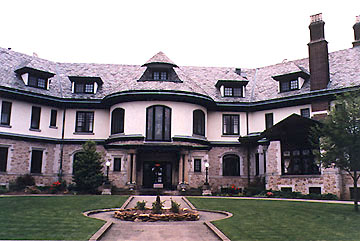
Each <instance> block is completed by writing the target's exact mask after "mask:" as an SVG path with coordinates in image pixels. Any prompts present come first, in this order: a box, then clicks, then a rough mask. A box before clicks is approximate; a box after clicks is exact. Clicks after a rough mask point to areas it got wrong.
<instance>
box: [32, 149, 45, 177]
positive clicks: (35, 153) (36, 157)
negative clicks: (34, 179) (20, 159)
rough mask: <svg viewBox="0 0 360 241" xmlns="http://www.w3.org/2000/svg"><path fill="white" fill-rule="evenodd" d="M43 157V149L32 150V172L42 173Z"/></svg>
mask: <svg viewBox="0 0 360 241" xmlns="http://www.w3.org/2000/svg"><path fill="white" fill-rule="evenodd" d="M42 159H43V151H42V150H32V152H31V168H30V172H31V173H41V166H42Z"/></svg>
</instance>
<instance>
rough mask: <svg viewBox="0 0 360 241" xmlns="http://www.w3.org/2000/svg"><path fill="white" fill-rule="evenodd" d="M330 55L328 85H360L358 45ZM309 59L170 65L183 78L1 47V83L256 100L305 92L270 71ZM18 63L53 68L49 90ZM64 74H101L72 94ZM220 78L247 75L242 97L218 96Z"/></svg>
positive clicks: (57, 93)
mask: <svg viewBox="0 0 360 241" xmlns="http://www.w3.org/2000/svg"><path fill="white" fill-rule="evenodd" d="M159 60H162V61H165V62H167V63H170V64H172V65H175V64H174V63H173V62H172V61H171V60H170V59H168V58H167V57H166V55H165V54H163V53H158V54H157V55H155V56H154V57H153V58H151V59H150V60H149V61H150V62H153V61H155V62H158V61H159ZM149 61H148V62H149ZM329 61H330V83H329V85H328V89H330V90H333V89H340V88H346V87H351V86H355V85H360V47H355V48H350V49H345V50H340V51H336V52H333V53H330V54H329ZM148 62H147V63H148ZM150 62H149V63H150ZM308 62H309V61H308V59H307V58H305V59H299V60H295V61H288V62H284V63H280V64H276V65H271V66H266V67H262V68H257V69H241V74H239V73H236V72H235V68H231V67H194V66H179V67H178V68H174V71H175V73H176V74H177V75H178V77H179V79H180V80H181V81H182V82H170V81H138V80H139V79H140V77H141V76H142V75H143V74H144V71H145V70H146V68H147V67H146V66H141V65H116V64H90V63H58V62H52V61H49V60H45V59H41V58H38V57H35V56H29V55H25V54H21V53H17V52H14V51H12V50H8V49H4V48H0V85H1V86H4V87H8V88H14V89H19V90H23V91H27V92H32V93H37V94H42V95H48V96H54V97H60V98H72V99H84V98H85V99H102V98H104V97H105V96H108V95H110V94H113V93H118V92H123V91H140V90H169V91H185V92H191V93H198V94H202V95H207V96H209V97H211V98H212V99H213V100H214V101H217V102H257V101H266V100H271V99H277V98H283V97H288V96H294V95H301V94H306V93H310V83H309V81H305V83H304V85H303V86H302V88H301V89H299V90H296V91H290V92H284V93H279V91H278V85H279V83H278V81H276V80H274V79H273V78H272V76H277V75H283V74H287V73H293V72H298V71H305V72H309V63H308ZM22 67H30V68H34V69H38V70H41V71H46V72H50V73H55V76H53V77H51V78H50V81H51V82H50V85H49V90H43V89H38V88H33V87H29V86H25V84H24V82H23V81H22V80H21V78H20V77H19V76H17V74H16V73H15V72H14V71H15V70H17V69H19V68H22ZM68 76H89V77H100V78H101V79H102V81H103V84H102V85H101V86H100V88H99V89H98V91H97V93H96V94H74V93H72V92H71V81H70V80H69V78H68ZM219 80H232V81H244V80H247V81H248V84H247V85H246V87H245V93H246V94H245V97H244V98H233V97H221V96H220V92H219V90H218V89H217V88H216V87H215V85H216V83H217V82H218V81H219Z"/></svg>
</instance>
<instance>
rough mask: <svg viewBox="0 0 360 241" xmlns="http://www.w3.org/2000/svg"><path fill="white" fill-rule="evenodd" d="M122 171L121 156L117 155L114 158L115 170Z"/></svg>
mask: <svg viewBox="0 0 360 241" xmlns="http://www.w3.org/2000/svg"><path fill="white" fill-rule="evenodd" d="M120 171H121V158H120V157H115V158H114V172H120Z"/></svg>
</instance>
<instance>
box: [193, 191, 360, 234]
mask: <svg viewBox="0 0 360 241" xmlns="http://www.w3.org/2000/svg"><path fill="white" fill-rule="evenodd" d="M188 199H189V200H190V201H191V202H192V203H193V204H194V206H196V207H197V208H198V209H208V210H224V211H228V212H231V213H233V214H234V216H233V217H231V218H228V219H224V220H219V221H214V222H213V224H215V225H216V226H217V227H218V228H219V229H220V230H221V231H222V232H223V233H224V234H225V235H226V236H228V237H229V238H230V239H231V240H267V241H270V240H292V241H293V240H360V228H359V224H360V213H355V212H354V211H353V209H354V207H353V206H352V205H346V204H324V203H307V202H290V201H273V200H240V199H219V198H216V199H215V198H193V197H192V198H188Z"/></svg>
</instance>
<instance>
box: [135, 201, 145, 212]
mask: <svg viewBox="0 0 360 241" xmlns="http://www.w3.org/2000/svg"><path fill="white" fill-rule="evenodd" d="M145 205H146V201H144V200H142V202H141V201H138V202H137V203H136V206H135V208H136V209H139V210H145Z"/></svg>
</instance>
